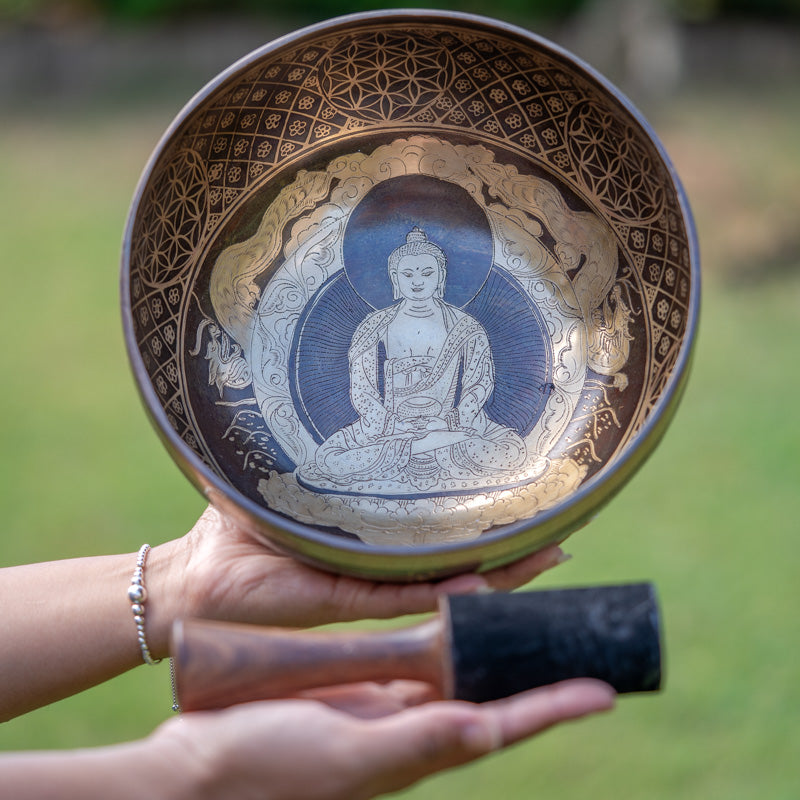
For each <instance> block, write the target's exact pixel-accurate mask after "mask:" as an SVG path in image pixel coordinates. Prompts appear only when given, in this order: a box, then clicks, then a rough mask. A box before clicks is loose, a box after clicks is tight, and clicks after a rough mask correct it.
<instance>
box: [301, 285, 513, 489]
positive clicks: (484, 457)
mask: <svg viewBox="0 0 800 800" xmlns="http://www.w3.org/2000/svg"><path fill="white" fill-rule="evenodd" d="M435 302H436V306H437V307H438V309H439V311H440V312H441V315H442V320H443V324H444V328H445V330H446V336H445V339H444V343H443V345H442V346H441V348H440V350H439V352H438V353H436V354H431V355H411V356H405V357H399V358H387V356H386V351H387V334H388V331H389V327H390V325H391V324H392V322H393V321H394V320H395V318H396V317H397V315H398V311H399V310H400V307H401V305H402V303H398V304H396V305H393V306H390V307H389V308H385V309H381V310H379V311H376V312H374V313H372V314H370V315H369V316H367V317H366V318H365V319H364V321H363V322H362V323H361V324H360V325H359V327H358V328H357V330H356V332H355V334H354V336H353V339H352V344H351V347H350V351H349V365H350V400H351V402H352V404H353V408H354V409H355V411H356V412H357V413H358V415H359V418H358V420H356V421H355V422H354V423H353V424H351V425H348V426H345V427H344V428H341V429H340V430H338V431H337V432H336V433H334V434H333V435H332V436H330V437H329V438H328V439H327V440H326V441H325V442H323V443H322V444H321V445H320V446H319V448H318V449H317V452H316V457H315V460H314V462H313V463H311V464H307V465H304V466H303V467H302V468H301V469H300V471H299V477H300V479H301V480H302V481H303V482H305V483H308V484H310V485H312V486H315V487H317V488H321V489H327V490H329V491H344V492H348V493H362V492H364V493H368V494H401V495H402V494H417V493H433V492H444V491H453V490H457V489H468V490H474V489H476V488H480V487H482V486H485V485H487V479H490V480H488V483H489V484H491V485H495V484H496V482H497V479H498V477H500V476H501V475H502V476H504V479H505V480H509V479H510V478H511V476H512V474H513V473H514V471H515V470H516V469H517V468H519V467H520V465H522V463H523V462H524V461H525V458H526V455H527V452H526V447H525V443H524V442H523V441H522V439H521V438H520V436H519V435H518V434H517V433H516V432H514V431H512V430H510V429H509V428H505V427H503V426H501V425H499V424H497V423H495V422H493V421H492V420H491V419H489V417H488V416H487V414H486V412H485V410H484V406H485V405H486V403H487V401H488V400H489V398H490V397H491V393H492V390H493V388H494V368H493V364H492V355H491V349H490V346H489V339H488V337H487V335H486V331H485V330H484V328H483V326H482V325H481V324H480V323H479V322H478V321H477V320H476V319H475V318H474V317H472V316H470V315H469V314H467V313H465V312H463V311H460V310H459V309H457V308H455V307H454V306H451V305H449V304H448V303H445V302H444V301H443V300H440V299H437V300H436V301H435Z"/></svg>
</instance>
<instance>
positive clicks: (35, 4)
mask: <svg viewBox="0 0 800 800" xmlns="http://www.w3.org/2000/svg"><path fill="white" fill-rule="evenodd" d="M603 2H604V0H427V1H426V0H416V2H408V0H350V2H343V0H294V2H292V3H291V4H287V5H284V4H281V5H277V4H275V3H270V2H265V0H0V20H4V19H5V20H12V21H19V22H28V21H36V20H42V19H48V18H51V19H52V18H55V19H59V20H64V19H74V18H85V17H101V18H106V19H110V20H115V21H130V22H148V21H162V20H167V19H176V18H182V19H185V18H187V17H197V16H209V15H245V16H246V15H250V16H260V17H267V16H279V17H286V16H295V17H301V18H303V17H305V18H317V19H324V18H329V17H336V16H339V15H341V14H347V13H354V12H358V11H371V10H375V9H381V8H408V7H411V8H436V9H443V10H448V11H465V12H471V13H476V14H488V15H490V16H500V17H506V18H516V19H521V18H528V19H551V20H559V19H565V18H568V17H570V16H571V15H572V14H574V13H575V12H577V11H579V10H580V9H581V8H582V7H584V6H587V5H589V4H592V3H596V4H601V5H602V3H603ZM662 2H663V3H664V5H665V6H666V7H667V8H668V9H669V10H670V11H671V12H672V13H673V14H674V15H675V16H677V17H679V18H682V19H686V20H689V21H708V20H713V19H718V18H721V17H745V18H765V19H781V20H800V0H662ZM615 7H616V4H615Z"/></svg>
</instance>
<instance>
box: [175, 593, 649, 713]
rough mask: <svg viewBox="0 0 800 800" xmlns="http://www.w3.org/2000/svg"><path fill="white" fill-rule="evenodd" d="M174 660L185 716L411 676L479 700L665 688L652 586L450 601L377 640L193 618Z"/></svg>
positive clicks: (178, 627) (178, 634) (179, 626)
mask: <svg viewBox="0 0 800 800" xmlns="http://www.w3.org/2000/svg"><path fill="white" fill-rule="evenodd" d="M172 656H173V658H174V663H175V678H176V688H177V692H178V699H179V701H180V704H181V707H182V708H183V709H184V710H185V711H195V710H201V709H213V708H222V707H225V706H229V705H233V704H235V703H241V702H246V701H250V700H262V699H268V698H277V697H290V696H293V695H296V694H298V693H300V692H303V691H305V690H308V689H313V688H319V687H323V686H335V685H340V684H349V683H356V682H360V681H389V680H395V679H400V678H403V679H411V680H419V681H425V682H427V683H429V684H431V685H433V686H434V687H435V688H436V689H438V691H439V693H440V694H441V696H442V697H444V698H456V699H461V700H469V701H473V702H483V701H486V700H494V699H497V698H500V697H506V696H508V695H511V694H515V693H517V692H520V691H523V690H525V689H530V688H533V687H535V686H543V685H545V684H550V683H554V682H556V681H560V680H564V679H567V678H576V677H593V678H599V679H601V680H604V681H606V682H607V683H609V684H611V685H612V686H613V687H614V688H615V689H616V690H617V691H618V692H649V691H656V690H658V689H659V688H660V685H661V644H660V624H659V613H658V606H657V603H656V597H655V592H654V590H653V587H652V586H651V585H650V584H626V585H621V586H598V587H589V588H578V589H555V590H542V591H534V592H517V593H493V594H480V595H454V596H448V597H443V598H442V600H441V602H440V607H439V613H438V614H436V615H435V616H434V617H433V618H432V619H430V620H428V621H425V622H422V623H419V624H416V625H413V626H409V627H403V628H397V629H392V630H378V631H371V632H350V631H345V632H331V631H324V632H323V631H289V630H286V629H280V628H264V627H259V626H254V625H235V624H231V623H222V622H210V621H205V620H194V619H187V620H181V621H178V622H176V623H175V626H174V630H173V635H172Z"/></svg>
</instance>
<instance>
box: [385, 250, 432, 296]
mask: <svg viewBox="0 0 800 800" xmlns="http://www.w3.org/2000/svg"><path fill="white" fill-rule="evenodd" d="M393 278H394V280H395V281H396V287H397V290H398V292H399V293H400V295H401V296H402V297H405V298H406V299H407V300H430V299H431V298H432V297H433V296H434V295H435V294H436V289H437V287H438V286H439V281H440V278H441V273H440V271H439V262H438V261H437V260H436V258H435V257H434V256H432V255H430V253H419V254H418V255H408V256H403V257H402V258H401V259H400V261H398V263H397V271H396V272H394V273H393Z"/></svg>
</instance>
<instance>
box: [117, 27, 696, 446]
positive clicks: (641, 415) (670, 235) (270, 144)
mask: <svg viewBox="0 0 800 800" xmlns="http://www.w3.org/2000/svg"><path fill="white" fill-rule="evenodd" d="M396 129H397V130H406V131H407V130H413V131H415V132H420V133H422V132H425V131H431V132H435V133H436V134H437V135H438V136H443V135H444V136H446V135H447V133H448V132H450V134H451V135H453V136H459V137H462V138H464V137H466V139H467V140H469V141H473V142H483V143H486V144H487V145H489V146H491V144H493V143H494V144H498V145H502V146H503V147H504V148H506V149H510V150H514V151H516V152H518V153H519V154H521V155H522V156H523V157H524V158H526V159H528V160H529V161H531V162H534V163H536V164H539V165H540V166H542V167H543V168H545V169H546V170H547V171H549V172H550V173H552V174H554V175H556V176H557V177H558V178H559V180H560V181H561V182H562V183H564V184H566V185H568V186H571V187H572V188H573V189H574V191H575V192H576V193H577V194H578V195H579V196H580V197H581V198H583V199H584V200H585V201H586V202H587V203H588V204H589V205H590V206H591V207H592V208H593V210H595V211H596V212H597V213H598V214H600V215H601V216H603V217H604V218H605V219H606V220H607V221H608V223H609V224H610V225H611V226H612V227H613V229H614V230H615V231H616V233H617V235H618V237H619V242H620V247H621V249H622V252H623V254H624V256H625V261H627V263H628V264H629V265H630V266H631V267H632V268H633V271H634V273H635V276H636V279H637V280H638V282H639V285H640V286H641V291H642V295H643V304H644V306H645V317H647V318H648V319H649V347H650V355H651V358H650V364H651V370H650V373H649V375H648V376H647V383H646V386H645V389H644V394H643V397H644V402H643V403H642V405H641V406H640V408H639V411H638V415H637V418H636V419H635V421H634V424H633V426H632V428H631V430H630V431H629V435H632V434H633V433H634V432H635V430H636V429H638V427H640V426H641V424H642V423H643V422H644V420H645V419H646V417H647V414H648V412H649V410H650V408H651V407H652V404H653V403H654V402H655V401H656V400H657V398H658V397H659V395H660V393H661V391H662V389H663V387H664V385H665V384H666V382H667V381H668V379H669V376H670V374H671V371H672V369H673V367H674V365H675V362H676V359H677V356H678V352H679V349H680V343H681V341H682V339H683V336H684V334H685V331H686V324H687V319H688V311H689V305H690V294H691V291H692V287H691V286H690V265H689V241H688V234H687V230H686V225H685V221H684V220H683V219H682V216H681V209H680V205H679V202H678V196H677V192H676V190H675V188H674V187H673V186H672V183H671V179H670V175H669V173H668V171H667V169H666V168H665V166H664V164H663V163H662V161H661V159H660V156H659V154H658V151H657V149H656V148H655V146H654V145H653V144H652V142H651V141H650V139H649V137H648V136H647V134H646V133H645V132H644V131H643V130H642V129H641V128H640V126H639V125H638V123H637V122H636V121H635V120H634V119H633V118H632V117H631V116H630V115H629V114H628V112H627V111H626V110H625V108H624V106H623V105H621V104H620V103H618V102H617V101H616V100H615V99H614V98H612V97H609V95H608V93H607V91H606V90H605V89H603V88H601V87H599V86H598V85H597V84H596V83H595V82H594V81H593V80H592V79H591V77H590V76H588V75H587V74H586V73H584V72H583V70H581V69H580V67H578V66H577V65H575V64H573V63H571V62H570V61H568V60H566V59H564V58H563V57H562V56H560V55H559V54H557V53H553V52H551V51H550V50H548V49H546V48H545V47H544V46H540V45H538V44H536V43H532V42H525V41H521V40H519V39H517V38H516V37H514V36H513V35H511V34H508V35H505V34H502V33H496V32H492V33H487V32H486V31H483V30H479V29H477V28H472V27H464V28H463V29H459V28H458V23H457V22H456V21H454V22H453V23H452V24H448V25H445V24H442V23H437V22H430V23H428V24H425V25H424V26H423V25H419V26H413V25H411V26H410V25H409V24H408V23H392V22H387V21H380V22H377V23H376V22H374V21H368V22H366V23H361V24H360V25H359V26H358V27H354V26H351V27H350V28H348V29H346V30H345V29H340V30H338V31H337V30H335V29H334V30H327V31H319V32H317V33H311V34H309V35H308V36H306V37H304V38H303V39H300V40H295V41H293V42H291V43H290V45H287V46H286V47H285V48H282V49H281V48H279V49H277V50H274V51H272V52H270V53H266V54H264V55H263V56H262V57H260V58H259V59H257V60H255V61H254V62H252V63H251V64H249V65H247V66H245V67H243V68H242V70H240V71H239V72H237V73H236V74H235V75H233V76H231V77H229V79H228V80H227V81H226V82H225V83H224V84H222V85H221V86H218V87H217V88H216V89H215V91H213V92H212V93H211V95H210V96H209V97H207V98H206V99H205V100H204V101H202V102H201V103H200V104H199V105H198V106H197V107H196V108H195V109H194V110H193V111H192V112H191V113H190V115H189V116H188V118H187V119H186V120H185V121H184V122H183V124H182V126H181V128H180V130H178V131H177V132H176V133H175V134H174V135H173V137H172V139H171V144H170V147H169V148H168V150H167V151H166V152H165V153H163V154H162V156H161V158H160V160H159V162H158V163H157V164H156V165H155V167H154V170H153V172H152V174H151V176H150V179H149V181H148V184H147V186H146V187H145V190H144V194H143V197H142V202H141V203H140V205H139V209H138V211H137V215H136V218H135V220H134V226H133V233H132V245H131V247H132V253H131V272H130V280H131V298H132V304H133V308H132V313H133V320H134V334H135V337H136V340H137V345H138V347H139V349H140V351H141V352H142V354H143V359H144V362H145V367H146V369H147V372H148V374H149V376H150V379H151V381H152V383H153V385H154V386H155V387H156V390H157V392H158V394H159V396H160V398H161V403H162V406H163V407H164V409H165V410H166V413H167V415H168V417H169V420H170V423H171V424H172V425H173V427H174V428H175V430H176V431H177V433H178V434H179V435H180V436H181V437H182V438H183V440H184V441H185V442H186V444H187V445H188V446H189V447H191V448H192V449H194V450H195V452H196V453H197V454H198V455H200V456H201V457H203V453H202V448H201V445H200V443H199V442H198V441H197V438H196V436H195V432H194V431H193V429H192V425H191V423H190V422H189V418H188V415H187V413H186V399H185V397H184V395H183V392H182V389H181V385H180V374H181V371H180V366H179V354H180V353H181V352H182V350H181V342H180V341H179V339H180V315H181V313H182V311H181V309H182V301H183V299H184V298H185V297H186V296H187V292H188V281H189V279H190V276H191V274H192V270H193V268H194V266H195V259H196V256H197V254H198V253H199V252H201V251H202V250H203V247H204V244H205V243H206V241H207V238H208V237H209V235H210V234H211V233H212V232H213V231H215V230H216V229H217V227H218V225H219V223H220V221H221V220H222V219H223V218H224V217H226V215H228V214H229V213H230V212H231V210H232V209H234V208H235V207H236V206H237V205H238V204H239V203H240V202H241V201H242V199H244V198H245V197H247V196H249V194H250V193H251V192H252V191H253V190H254V188H255V187H258V186H261V185H263V183H264V182H265V180H267V179H268V178H269V177H270V176H271V175H273V174H275V172H276V171H279V170H282V169H284V168H286V167H287V166H289V165H291V164H292V163H294V162H297V161H298V159H299V157H301V156H302V157H306V156H308V155H309V154H310V153H313V152H314V150H315V149H318V148H320V147H322V146H324V145H328V144H330V143H333V142H336V141H338V140H342V139H345V138H347V137H351V136H352V134H353V133H354V132H356V131H359V132H363V133H371V132H375V133H376V134H379V133H380V134H383V133H385V132H387V131H392V130H396Z"/></svg>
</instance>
